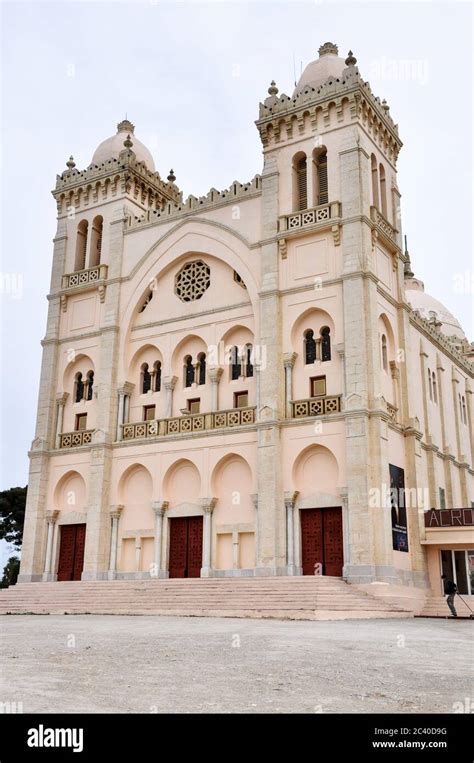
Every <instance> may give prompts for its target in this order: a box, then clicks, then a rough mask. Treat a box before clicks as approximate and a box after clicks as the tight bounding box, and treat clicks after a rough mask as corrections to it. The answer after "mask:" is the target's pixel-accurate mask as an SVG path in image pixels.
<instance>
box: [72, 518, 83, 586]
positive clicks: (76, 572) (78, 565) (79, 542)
mask: <svg viewBox="0 0 474 763" xmlns="http://www.w3.org/2000/svg"><path fill="white" fill-rule="evenodd" d="M85 545H86V526H85V525H76V547H75V550H74V569H73V575H72V579H73V580H80V579H81V575H82V570H83V569H84V548H85Z"/></svg>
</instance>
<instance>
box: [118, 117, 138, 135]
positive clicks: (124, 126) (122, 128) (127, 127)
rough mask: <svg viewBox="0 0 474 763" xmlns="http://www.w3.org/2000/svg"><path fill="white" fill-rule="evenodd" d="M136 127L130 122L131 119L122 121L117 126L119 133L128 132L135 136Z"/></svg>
mask: <svg viewBox="0 0 474 763" xmlns="http://www.w3.org/2000/svg"><path fill="white" fill-rule="evenodd" d="M134 130H135V125H134V124H132V123H131V122H130V120H129V119H122V121H121V122H119V123H118V125H117V132H127V133H131V134H132V135H133V133H134Z"/></svg>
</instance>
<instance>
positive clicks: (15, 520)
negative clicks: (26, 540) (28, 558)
mask: <svg viewBox="0 0 474 763" xmlns="http://www.w3.org/2000/svg"><path fill="white" fill-rule="evenodd" d="M26 491H27V487H12V488H10V489H9V490H2V491H0V540H4V541H6V542H7V543H11V544H12V545H13V547H14V550H15V551H20V549H21V543H22V540H23V525H24V522H25V506H26ZM19 570H20V559H19V558H18V557H17V556H11V557H10V558H9V560H8V562H7V563H6V565H5V567H4V569H3V578H2V580H1V581H0V588H8V586H10V585H15V583H16V581H17V578H18V572H19Z"/></svg>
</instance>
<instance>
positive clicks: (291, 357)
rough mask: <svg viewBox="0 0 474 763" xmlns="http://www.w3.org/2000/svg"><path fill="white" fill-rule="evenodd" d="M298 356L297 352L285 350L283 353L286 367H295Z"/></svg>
mask: <svg viewBox="0 0 474 763" xmlns="http://www.w3.org/2000/svg"><path fill="white" fill-rule="evenodd" d="M297 357H298V353H297V352H285V354H284V355H283V365H284V366H285V368H293V366H294V365H295V362H296V358H297Z"/></svg>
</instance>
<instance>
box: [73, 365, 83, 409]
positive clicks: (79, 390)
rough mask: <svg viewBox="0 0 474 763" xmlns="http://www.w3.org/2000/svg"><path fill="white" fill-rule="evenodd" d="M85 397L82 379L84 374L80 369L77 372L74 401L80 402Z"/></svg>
mask: <svg viewBox="0 0 474 763" xmlns="http://www.w3.org/2000/svg"><path fill="white" fill-rule="evenodd" d="M83 398H84V382H83V381H82V374H81V372H80V371H79V373H77V374H76V376H75V380H74V402H75V403H80V402H81V400H82V399H83Z"/></svg>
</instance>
